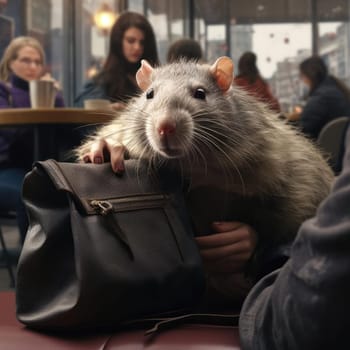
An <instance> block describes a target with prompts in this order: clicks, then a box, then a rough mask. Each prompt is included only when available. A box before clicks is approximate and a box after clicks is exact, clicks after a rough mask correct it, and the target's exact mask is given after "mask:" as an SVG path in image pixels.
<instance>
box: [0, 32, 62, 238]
mask: <svg viewBox="0 0 350 350" xmlns="http://www.w3.org/2000/svg"><path fill="white" fill-rule="evenodd" d="M44 66H45V54H44V50H43V48H42V46H41V45H40V43H39V42H38V41H37V40H36V39H34V38H31V37H17V38H15V39H13V40H12V41H11V42H10V44H9V46H8V47H7V48H6V50H5V52H4V55H3V58H2V60H1V62H0V80H1V81H0V108H26V107H30V99H29V83H28V82H29V81H30V80H34V79H42V78H44V79H47V78H48V77H47V76H44V75H43V73H44ZM63 105H64V102H63V98H62V96H61V95H60V94H58V95H57V96H56V101H55V106H56V107H62V106H63ZM32 142H33V137H32V132H31V129H29V128H25V127H19V128H0V213H1V212H9V211H16V213H17V218H18V226H19V231H20V235H21V239H22V240H23V239H24V236H25V233H26V230H27V218H26V214H25V210H24V207H23V203H22V200H21V187H22V180H23V177H24V175H25V173H26V172H27V171H28V170H29V168H30V166H31V163H32V161H33V157H32V150H33V146H32Z"/></svg>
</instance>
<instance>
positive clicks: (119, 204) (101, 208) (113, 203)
mask: <svg viewBox="0 0 350 350" xmlns="http://www.w3.org/2000/svg"><path fill="white" fill-rule="evenodd" d="M168 199H169V196H168V195H166V194H147V195H137V196H131V197H122V198H113V199H93V200H90V201H89V204H90V206H91V207H92V208H93V209H94V210H95V211H96V212H97V213H98V214H101V215H103V216H105V217H106V223H107V224H108V225H109V227H110V228H111V229H112V232H114V233H115V234H116V236H117V237H118V238H119V240H120V241H121V242H122V243H123V244H124V246H125V248H126V249H127V251H128V252H129V255H130V257H131V259H134V254H133V252H132V250H131V247H130V244H129V241H128V238H127V236H126V235H125V233H124V232H123V230H122V229H121V227H120V226H119V223H118V220H117V219H116V218H115V216H114V215H111V214H113V212H114V211H119V212H121V211H127V210H136V209H146V208H153V207H159V206H160V204H162V203H163V202H164V201H166V200H168Z"/></svg>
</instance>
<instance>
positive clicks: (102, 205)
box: [90, 200, 113, 215]
mask: <svg viewBox="0 0 350 350" xmlns="http://www.w3.org/2000/svg"><path fill="white" fill-rule="evenodd" d="M90 205H91V206H92V207H93V208H94V209H97V210H98V212H99V213H100V214H102V215H107V214H108V213H110V212H111V211H112V210H113V205H112V203H111V202H108V201H99V200H92V201H91V202H90Z"/></svg>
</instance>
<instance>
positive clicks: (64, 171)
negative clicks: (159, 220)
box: [29, 159, 181, 214]
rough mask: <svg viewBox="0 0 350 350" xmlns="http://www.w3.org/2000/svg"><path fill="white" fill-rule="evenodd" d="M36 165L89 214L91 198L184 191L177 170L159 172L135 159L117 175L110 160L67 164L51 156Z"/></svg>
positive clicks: (103, 198)
mask: <svg viewBox="0 0 350 350" xmlns="http://www.w3.org/2000/svg"><path fill="white" fill-rule="evenodd" d="M35 167H36V168H38V169H42V170H44V172H45V173H47V174H48V176H49V177H50V179H51V181H52V182H53V184H54V185H55V187H56V188H57V189H58V190H62V191H66V192H68V193H69V194H70V195H71V196H72V198H73V200H74V201H75V202H76V203H77V204H78V205H79V207H81V208H82V209H83V210H84V211H85V212H86V213H87V214H96V211H95V209H94V208H92V207H91V205H90V202H91V200H108V199H119V198H124V197H130V196H142V195H145V194H159V193H166V192H172V193H173V192H180V191H181V181H180V179H179V178H178V177H177V176H176V173H175V172H171V171H169V170H164V169H163V170H161V171H160V172H161V173H162V174H160V173H159V172H157V171H155V169H153V168H151V167H149V166H146V164H145V163H143V162H140V161H136V160H126V161H125V172H124V174H123V175H117V174H115V173H114V172H113V171H112V169H111V166H110V164H109V163H104V164H91V163H65V162H57V161H55V160H53V159H49V160H45V161H40V162H36V163H35ZM29 175H30V174H29Z"/></svg>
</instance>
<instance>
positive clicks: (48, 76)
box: [40, 73, 61, 90]
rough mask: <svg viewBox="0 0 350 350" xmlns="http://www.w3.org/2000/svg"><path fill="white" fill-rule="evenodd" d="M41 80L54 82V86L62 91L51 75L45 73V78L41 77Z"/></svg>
mask: <svg viewBox="0 0 350 350" xmlns="http://www.w3.org/2000/svg"><path fill="white" fill-rule="evenodd" d="M40 80H44V81H52V82H53V86H54V87H55V88H56V89H57V90H61V86H60V83H59V82H58V81H57V80H56V79H55V78H54V77H53V76H52V75H51V74H50V73H45V74H44V75H43V76H41V78H40Z"/></svg>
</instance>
